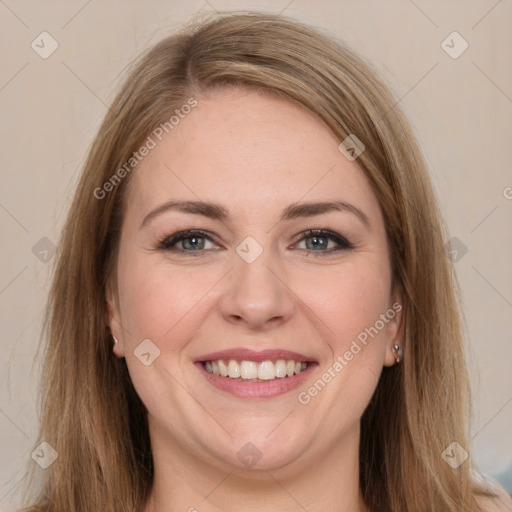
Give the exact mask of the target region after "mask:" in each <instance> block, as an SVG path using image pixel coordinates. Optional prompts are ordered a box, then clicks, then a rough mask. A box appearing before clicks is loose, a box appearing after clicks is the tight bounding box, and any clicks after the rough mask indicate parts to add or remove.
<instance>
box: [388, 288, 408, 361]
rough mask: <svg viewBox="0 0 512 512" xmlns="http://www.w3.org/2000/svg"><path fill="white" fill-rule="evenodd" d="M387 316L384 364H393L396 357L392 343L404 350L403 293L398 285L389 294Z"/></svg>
mask: <svg viewBox="0 0 512 512" xmlns="http://www.w3.org/2000/svg"><path fill="white" fill-rule="evenodd" d="M386 316H387V317H388V318H389V321H388V324H387V327H386V357H385V359H384V366H393V365H395V364H397V363H396V357H395V354H394V353H393V345H395V344H396V345H399V346H400V347H401V348H402V351H403V350H404V301H403V294H402V292H401V290H400V289H398V287H397V288H396V290H395V291H394V292H393V294H392V296H391V303H390V306H389V308H388V310H387V311H386Z"/></svg>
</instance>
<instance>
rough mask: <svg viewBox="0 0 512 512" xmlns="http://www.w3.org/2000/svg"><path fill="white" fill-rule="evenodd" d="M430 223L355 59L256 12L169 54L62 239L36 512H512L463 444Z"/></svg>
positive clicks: (402, 137) (456, 328)
mask: <svg viewBox="0 0 512 512" xmlns="http://www.w3.org/2000/svg"><path fill="white" fill-rule="evenodd" d="M443 229H444V228H443V225H442V222H441V220H440V216H439V212H438V208H437V205H436V201H435V199H434V195H433V191H432V187H431V184H430V182H429V179H428V174H427V171H426V169H425V164H424V162H423V160H422V157H421V153H420V150H419V149H418V147H417V144H416V142H415V140H414V138H413V136H412V134H411V130H410V128H409V127H408V125H407V123H406V121H405V120H404V118H403V116H402V114H401V113H400V112H399V109H398V107H397V106H396V105H395V101H394V100H393V98H392V96H391V95H390V93H389V92H388V91H387V90H386V88H385V87H384V86H383V85H382V83H381V82H380V80H379V79H378V78H377V77H376V75H375V73H374V72H373V71H372V70H371V68H370V67H369V65H367V64H366V63H364V62H363V60H362V59H361V58H360V57H358V56H357V55H355V54H354V53H353V52H352V51H351V50H349V49H347V48H345V47H344V46H342V45H340V44H339V43H336V42H334V41H332V40H331V39H329V38H326V37H325V36H323V35H322V34H320V33H318V32H316V31H313V30H312V29H310V28H308V27H306V26H303V25H301V24H299V23H296V22H294V21H292V20H289V19H287V18H284V17H275V16H270V15H265V14H261V13H248V14H247V13H246V14H236V13H235V14H231V15H229V16H224V17H220V18H218V19H214V20H213V21H208V22H205V23H202V24H200V25H199V26H197V27H190V28H187V29H186V30H184V31H182V32H181V33H179V34H177V35H174V36H171V37H169V38H167V39H165V40H163V41H162V42H160V43H159V44H158V45H156V46H155V47H154V48H152V49H151V50H150V51H149V52H148V53H147V54H145V55H144V56H143V57H142V58H141V59H140V60H139V61H138V62H137V64H136V66H135V67H134V69H133V70H132V71H131V73H130V75H129V77H128V78H127V80H126V82H125V84H124V86H123V88H122V90H121V91H120V92H119V94H118V96H117V97H116V99H115V101H114V103H113V105H112V106H111V108H110V109H109V112H108V113H107V115H106V118H105V120H104V122H103V124H102V126H101V128H100V130H99V133H98V135H97V138H96V140H95V141H94V143H93V146H92V148H91V151H90V154H89V157H88V159H87V162H86V164H85V167H84V170H83V173H82V177H81V180H80V183H79V185H78V189H77V192H76V195H75V199H74V202H73V205H72V207H71V211H70V213H69V217H68V221H67V224H66V227H65V230H64V233H63V236H62V240H61V243H60V247H59V251H60V253H59V257H58V262H57V269H56V274H55V279H54V283H53V288H52V291H51V296H50V301H49V305H48V317H47V335H48V345H47V353H46V359H45V371H44V383H43V390H44V394H43V397H42V398H43V400H42V422H41V434H40V439H39V442H38V445H39V443H41V442H45V443H47V444H45V445H42V448H40V449H41V450H42V451H41V452H40V453H41V454H42V455H41V456H42V457H43V458H46V459H47V460H48V464H45V465H46V466H47V468H46V469H45V473H44V477H45V479H44V482H43V485H42V488H41V491H40V494H39V495H38V496H37V497H36V498H35V499H34V501H33V506H31V507H30V508H29V509H28V510H44V511H52V512H53V511H64V510H65V511H66V512H78V511H99V510H101V511H103V512H107V511H108V512H110V511H112V512H114V511H144V512H152V511H158V512H166V511H178V510H183V511H185V510H189V511H194V510H198V511H210V510H211V511H213V510H224V511H231V510H266V511H273V510H279V511H288V510H290V511H295V510H310V511H316V510H322V511H326V510H328V511H371V512H376V511H411V512H423V511H425V512H426V511H443V512H444V511H446V512H448V511H450V512H454V511H490V510H509V509H508V508H507V503H508V507H510V500H509V497H508V495H507V494H506V493H505V492H504V491H503V490H501V489H497V490H496V493H493V492H491V491H490V490H488V489H486V487H485V486H484V485H483V484H482V483H480V482H479V481H478V480H477V477H476V475H477V473H476V470H475V469H474V463H473V461H472V458H471V454H470V453H468V452H467V450H468V449H469V448H468V446H469V440H468V434H467V432H468V417H469V410H470V400H469V389H468V378H467V374H466V369H465V363H464V348H463V343H462V339H461V334H460V325H459V316H458V315H459V313H458V309H457V301H456V294H455V279H454V276H453V274H452V270H451V267H450V265H449V262H448V260H447V258H446V256H445V253H444V250H443V234H444V231H443ZM51 450H54V452H53V451H51ZM48 453H51V454H53V456H52V457H51V458H50V459H48V457H49V455H48ZM507 500H508V501H507Z"/></svg>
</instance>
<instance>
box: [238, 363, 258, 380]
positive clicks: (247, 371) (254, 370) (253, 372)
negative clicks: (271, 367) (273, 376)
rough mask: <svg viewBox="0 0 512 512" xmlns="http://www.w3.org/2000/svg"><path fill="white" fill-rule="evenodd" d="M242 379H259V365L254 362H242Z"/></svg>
mask: <svg viewBox="0 0 512 512" xmlns="http://www.w3.org/2000/svg"><path fill="white" fill-rule="evenodd" d="M240 377H242V379H257V378H258V363H255V362H254V361H242V364H241V365H240Z"/></svg>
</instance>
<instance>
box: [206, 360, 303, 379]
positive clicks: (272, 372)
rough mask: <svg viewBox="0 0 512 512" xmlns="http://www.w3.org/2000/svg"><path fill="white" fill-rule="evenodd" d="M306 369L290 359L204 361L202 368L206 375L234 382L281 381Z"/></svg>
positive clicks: (301, 363)
mask: <svg viewBox="0 0 512 512" xmlns="http://www.w3.org/2000/svg"><path fill="white" fill-rule="evenodd" d="M307 367H308V363H305V362H301V361H293V360H292V359H289V360H284V359H278V360H277V361H275V362H274V361H270V360H267V361H262V362H260V363H257V362H255V361H241V362H238V361H237V360H236V359H230V360H229V361H227V364H226V361H223V360H221V359H219V360H216V361H205V363H204V368H205V370H206V371H207V372H208V373H213V374H214V375H220V376H222V377H229V378H231V379H236V380H244V379H245V380H254V379H259V380H273V379H276V378H278V379H282V378H284V377H293V376H294V375H298V374H299V373H302V372H303V371H304V370H305V369H306V368H307Z"/></svg>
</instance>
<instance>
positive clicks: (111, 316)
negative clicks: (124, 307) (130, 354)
mask: <svg viewBox="0 0 512 512" xmlns="http://www.w3.org/2000/svg"><path fill="white" fill-rule="evenodd" d="M105 299H106V302H107V324H108V326H109V327H110V332H111V333H112V336H114V337H115V338H116V339H117V343H115V344H114V347H113V349H112V351H113V352H114V354H115V355H116V356H117V357H124V332H123V328H122V324H121V314H120V311H119V295H118V292H117V286H116V285H115V283H114V282H113V279H109V280H108V282H107V287H106V297H105Z"/></svg>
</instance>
